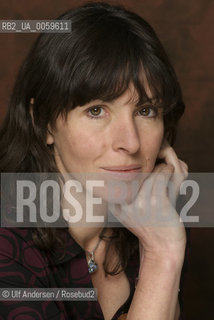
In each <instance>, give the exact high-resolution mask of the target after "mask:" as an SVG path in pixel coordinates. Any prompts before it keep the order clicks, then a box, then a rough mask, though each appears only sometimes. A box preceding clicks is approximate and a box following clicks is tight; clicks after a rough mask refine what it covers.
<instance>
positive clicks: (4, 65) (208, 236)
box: [0, 0, 214, 320]
mask: <svg viewBox="0 0 214 320" xmlns="http://www.w3.org/2000/svg"><path fill="white" fill-rule="evenodd" d="M85 2H86V1H80V0H79V1H77V0H61V1H57V0H37V1H33V0H31V1H24V0H19V1H18V0H17V1H14V0H10V1H7V2H6V1H1V3H0V19H26V20H27V19H29V20H30V19H53V18H56V17H57V16H58V15H60V14H61V13H63V12H64V11H66V10H68V9H70V8H72V7H75V6H78V5H80V4H82V3H85ZM106 2H109V3H113V4H123V5H124V6H126V7H127V8H128V9H130V10H132V11H134V12H136V13H138V14H139V15H141V16H142V17H143V18H145V19H146V20H147V21H148V22H149V23H150V24H151V25H152V26H153V27H154V29H155V30H156V32H157V34H158V36H159V38H160V39H161V40H162V43H163V44H164V46H165V48H166V51H167V52H168V54H169V56H170V58H171V61H172V63H173V65H174V66H175V70H176V72H177V75H178V78H179V81H180V83H181V87H182V90H183V95H184V100H185V103H186V106H187V108H186V112H185V115H184V116H183V118H182V120H181V122H180V126H179V130H178V138H177V142H176V144H175V149H176V152H177V154H178V156H179V157H180V158H181V159H183V160H184V161H186V162H187V163H188V165H189V171H190V172H214V142H213V140H214V129H213V127H214V106H213V104H214V97H213V93H214V72H213V70H214V63H213V59H214V41H213V40H214V39H213V38H214V1H212V0H197V1H195V0H188V1H187V0H177V1H174V0H170V1H169V0H140V1H137V0H121V1H114V2H113V1H106ZM36 37H37V34H30V33H28V34H24V33H22V34H8V33H7V34H0V48H1V49H0V122H2V120H3V118H4V116H5V113H6V110H7V106H8V101H9V97H10V94H11V90H12V86H13V83H14V81H15V77H16V74H17V70H18V68H19V66H20V64H21V62H22V61H23V59H24V57H25V55H26V53H27V51H28V50H29V48H30V46H31V44H32V43H33V41H34V40H35V38H36ZM213 247H214V231H213V229H211V228H203V229H202V228H200V229H199V228H191V250H190V256H189V258H190V261H189V262H190V263H189V271H188V274H187V277H186V284H185V290H184V302H185V310H186V319H187V320H199V319H200V320H201V319H203V320H206V319H214V252H213Z"/></svg>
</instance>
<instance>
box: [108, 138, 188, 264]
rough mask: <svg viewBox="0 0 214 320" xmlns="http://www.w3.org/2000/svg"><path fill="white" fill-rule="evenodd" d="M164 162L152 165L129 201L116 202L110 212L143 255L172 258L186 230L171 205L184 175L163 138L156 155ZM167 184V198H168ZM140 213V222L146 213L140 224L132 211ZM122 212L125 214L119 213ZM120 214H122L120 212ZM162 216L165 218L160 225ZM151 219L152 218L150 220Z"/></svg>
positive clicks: (180, 248)
mask: <svg viewBox="0 0 214 320" xmlns="http://www.w3.org/2000/svg"><path fill="white" fill-rule="evenodd" d="M158 157H159V158H161V159H163V160H164V163H161V164H158V165H156V166H155V167H154V170H153V172H152V173H151V174H150V175H149V176H148V177H147V179H146V180H145V181H144V182H143V185H142V187H141V189H140V191H139V193H138V195H137V197H136V199H135V200H134V202H133V203H131V204H128V205H127V204H126V205H120V206H118V207H117V210H115V212H113V214H114V215H115V216H116V217H117V218H118V220H121V219H120V217H122V221H121V223H122V224H123V225H125V227H126V228H127V229H129V230H130V231H131V232H132V233H134V234H135V235H136V236H137V237H138V239H139V241H140V244H141V245H142V246H143V248H144V255H147V256H150V257H166V256H169V257H172V256H174V257H175V256H178V258H179V256H180V257H181V258H182V257H183V255H184V250H185V244H186V233H185V228H184V226H183V223H182V222H180V219H179V216H178V214H177V212H176V210H175V207H174V206H173V204H175V203H176V199H177V196H178V192H179V188H180V185H181V183H182V182H183V181H184V180H185V178H186V177H187V175H188V167H187V165H186V163H185V162H183V161H182V160H179V159H178V157H177V155H176V153H175V151H174V150H173V148H172V147H171V146H170V145H169V144H168V142H166V141H164V143H163V145H162V148H161V150H160V152H159V155H158ZM169 183H170V185H171V187H170V190H172V191H173V192H171V197H170V199H169V190H168V187H169ZM133 208H135V210H136V212H140V217H141V218H142V219H141V220H140V222H141V221H144V220H145V219H143V218H145V216H146V215H148V214H149V218H150V219H149V220H145V222H143V223H140V222H139V220H138V221H136V214H134V213H133V212H134V211H133ZM124 212H125V215H124V214H123V213H124ZM121 214H122V215H121ZM124 216H125V218H124ZM163 216H166V217H167V221H166V222H165V223H164V225H163V224H161V221H163V220H162V218H163ZM152 219H154V221H153V223H152Z"/></svg>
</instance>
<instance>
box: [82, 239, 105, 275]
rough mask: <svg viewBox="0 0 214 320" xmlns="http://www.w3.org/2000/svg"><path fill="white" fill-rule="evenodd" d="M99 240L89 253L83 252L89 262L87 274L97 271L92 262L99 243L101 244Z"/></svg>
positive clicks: (94, 263)
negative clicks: (87, 256)
mask: <svg viewBox="0 0 214 320" xmlns="http://www.w3.org/2000/svg"><path fill="white" fill-rule="evenodd" d="M101 240H102V239H101V238H100V239H99V241H98V242H97V244H96V246H95V247H94V249H93V250H92V251H91V252H90V251H88V250H85V252H87V253H88V254H89V257H90V258H89V260H88V272H89V273H94V272H95V271H97V269H98V265H97V263H96V262H95V260H94V253H95V251H96V250H97V248H98V246H99V244H100V242H101Z"/></svg>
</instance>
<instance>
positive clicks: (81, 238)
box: [69, 224, 110, 252]
mask: <svg viewBox="0 0 214 320" xmlns="http://www.w3.org/2000/svg"><path fill="white" fill-rule="evenodd" d="M104 227H105V224H102V225H100V226H99V227H69V232H70V234H71V236H72V237H73V238H74V240H75V241H76V242H77V243H78V244H79V245H80V246H81V247H82V248H83V249H84V250H87V251H89V252H91V251H93V249H94V248H95V246H96V244H97V242H98V241H99V235H100V234H101V232H102V230H103V228H104ZM109 234H110V229H107V230H106V232H105V235H109Z"/></svg>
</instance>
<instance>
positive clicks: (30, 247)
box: [0, 228, 47, 268]
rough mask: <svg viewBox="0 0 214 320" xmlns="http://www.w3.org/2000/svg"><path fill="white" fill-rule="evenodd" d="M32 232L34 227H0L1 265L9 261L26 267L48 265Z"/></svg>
mask: <svg viewBox="0 0 214 320" xmlns="http://www.w3.org/2000/svg"><path fill="white" fill-rule="evenodd" d="M32 232H33V229H32V228H0V259H1V266H2V265H3V264H4V263H6V262H7V263H8V262H9V261H13V262H15V261H16V262H18V263H20V264H22V265H24V266H25V267H30V266H31V265H33V266H38V267H39V266H40V267H43V268H44V267H45V266H46V264H47V259H46V256H45V254H44V253H43V252H42V251H41V250H39V249H38V248H37V247H36V246H35V244H34V242H33V238H32Z"/></svg>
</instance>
